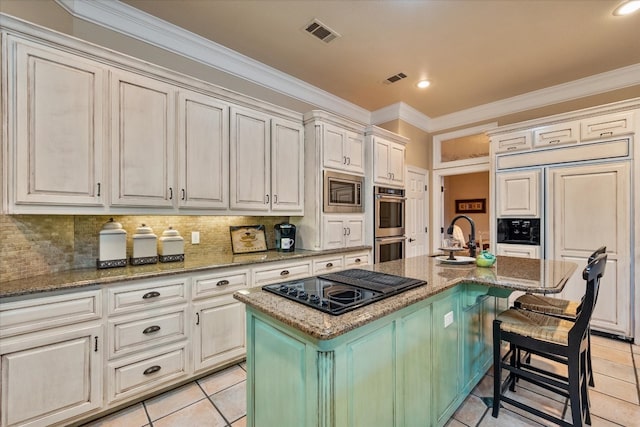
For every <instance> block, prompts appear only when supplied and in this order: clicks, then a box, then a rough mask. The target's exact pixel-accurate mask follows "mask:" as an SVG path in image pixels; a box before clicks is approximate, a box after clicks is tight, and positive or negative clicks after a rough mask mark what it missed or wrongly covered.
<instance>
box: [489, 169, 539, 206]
mask: <svg viewBox="0 0 640 427" xmlns="http://www.w3.org/2000/svg"><path fill="white" fill-rule="evenodd" d="M496 183H497V185H496V187H497V188H496V189H497V194H496V197H497V207H498V212H497V217H498V218H501V217H538V216H540V208H539V204H540V170H525V171H517V172H498V173H497V174H496Z"/></svg>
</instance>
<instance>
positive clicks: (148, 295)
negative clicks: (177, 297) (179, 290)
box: [142, 291, 160, 299]
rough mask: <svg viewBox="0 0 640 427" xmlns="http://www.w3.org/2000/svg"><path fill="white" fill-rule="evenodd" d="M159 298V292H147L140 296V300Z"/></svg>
mask: <svg viewBox="0 0 640 427" xmlns="http://www.w3.org/2000/svg"><path fill="white" fill-rule="evenodd" d="M159 296H160V292H158V291H152V292H147V293H146V294H144V295H142V299H149V298H157V297H159Z"/></svg>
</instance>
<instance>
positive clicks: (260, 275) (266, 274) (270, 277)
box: [253, 261, 311, 286]
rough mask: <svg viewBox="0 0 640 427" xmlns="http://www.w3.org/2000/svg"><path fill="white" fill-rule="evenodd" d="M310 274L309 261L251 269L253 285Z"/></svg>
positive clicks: (262, 284)
mask: <svg viewBox="0 0 640 427" xmlns="http://www.w3.org/2000/svg"><path fill="white" fill-rule="evenodd" d="M309 276H311V262H310V261H304V262H297V263H286V264H277V265H270V266H267V267H263V268H262V267H258V268H255V269H254V270H253V286H264V285H268V284H270V283H276V282H283V281H285V280H293V279H299V278H302V277H309Z"/></svg>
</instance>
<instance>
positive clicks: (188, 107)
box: [177, 90, 229, 209]
mask: <svg viewBox="0 0 640 427" xmlns="http://www.w3.org/2000/svg"><path fill="white" fill-rule="evenodd" d="M177 169H178V182H179V184H178V185H179V187H178V194H177V197H178V206H179V207H180V208H196V209H202V208H203V209H228V208H229V104H227V103H225V102H222V101H219V100H217V99H216V98H213V97H211V96H207V95H203V94H201V93H197V92H192V91H187V90H181V91H180V93H179V94H178V168H177Z"/></svg>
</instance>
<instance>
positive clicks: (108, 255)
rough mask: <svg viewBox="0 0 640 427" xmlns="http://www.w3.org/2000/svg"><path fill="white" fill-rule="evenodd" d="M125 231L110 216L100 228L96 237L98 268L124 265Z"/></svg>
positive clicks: (125, 249)
mask: <svg viewBox="0 0 640 427" xmlns="http://www.w3.org/2000/svg"><path fill="white" fill-rule="evenodd" d="M126 265H127V232H126V230H124V229H123V228H122V225H121V224H120V223H119V222H115V221H114V220H113V218H110V219H109V221H107V222H106V223H105V224H104V225H103V226H102V229H101V230H100V236H99V238H98V260H97V266H98V268H112V267H126Z"/></svg>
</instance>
